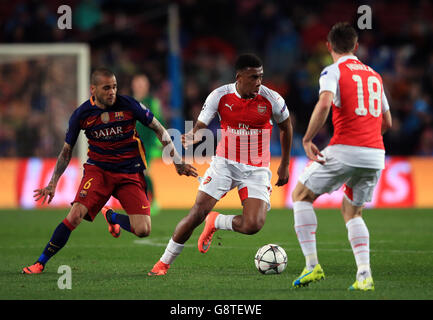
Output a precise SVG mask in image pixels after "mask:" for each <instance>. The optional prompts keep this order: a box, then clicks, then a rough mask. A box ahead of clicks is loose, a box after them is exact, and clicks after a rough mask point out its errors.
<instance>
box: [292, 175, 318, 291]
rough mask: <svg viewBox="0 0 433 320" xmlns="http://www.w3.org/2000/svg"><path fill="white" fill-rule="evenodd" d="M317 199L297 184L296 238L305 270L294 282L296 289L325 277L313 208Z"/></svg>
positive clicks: (294, 198)
mask: <svg viewBox="0 0 433 320" xmlns="http://www.w3.org/2000/svg"><path fill="white" fill-rule="evenodd" d="M316 198H317V195H316V194H314V193H313V192H312V191H311V190H310V189H308V188H307V187H306V186H304V185H303V184H302V183H300V182H298V183H297V185H296V187H295V189H294V190H293V192H292V200H293V217H294V225H295V231H296V236H297V237H298V241H299V244H300V246H301V249H302V253H303V254H304V256H305V268H304V270H303V271H302V273H301V275H300V276H299V277H298V278H296V279H295V280H294V281H293V286H294V287H296V288H297V287H301V286H306V285H308V284H309V283H311V282H315V281H319V280H322V279H324V277H325V274H324V273H323V270H322V267H321V266H320V264H319V260H318V258H317V249H316V229H317V219H316V213H315V212H314V208H313V202H314V200H315V199H316Z"/></svg>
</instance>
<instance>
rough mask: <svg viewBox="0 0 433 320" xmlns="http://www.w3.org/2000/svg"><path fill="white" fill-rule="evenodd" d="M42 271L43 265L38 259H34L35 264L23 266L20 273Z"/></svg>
mask: <svg viewBox="0 0 433 320" xmlns="http://www.w3.org/2000/svg"><path fill="white" fill-rule="evenodd" d="M42 271H44V265H43V264H42V263H40V262H39V261H36V262H35V264H32V265H31V266H28V267H25V268H23V270H22V271H21V273H24V274H33V273H42Z"/></svg>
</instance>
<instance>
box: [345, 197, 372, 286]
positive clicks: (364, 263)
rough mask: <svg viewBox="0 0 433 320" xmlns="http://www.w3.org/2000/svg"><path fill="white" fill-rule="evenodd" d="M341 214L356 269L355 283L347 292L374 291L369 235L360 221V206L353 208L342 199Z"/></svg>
mask: <svg viewBox="0 0 433 320" xmlns="http://www.w3.org/2000/svg"><path fill="white" fill-rule="evenodd" d="M341 214H342V215H343V219H344V222H345V223H346V227H347V234H348V238H349V242H350V245H351V247H352V251H353V254H354V256H355V261H356V266H357V268H358V270H357V273H356V281H355V283H354V284H353V285H351V286H350V287H349V290H374V283H373V278H372V275H371V269H370V235H369V232H368V229H367V226H366V225H365V222H364V220H363V219H362V206H354V205H352V204H351V203H350V202H349V200H347V199H346V197H344V198H343V202H342V204H341Z"/></svg>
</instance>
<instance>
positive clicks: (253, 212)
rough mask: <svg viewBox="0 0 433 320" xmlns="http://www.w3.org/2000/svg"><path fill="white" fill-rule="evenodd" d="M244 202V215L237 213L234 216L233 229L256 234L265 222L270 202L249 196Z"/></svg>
mask: <svg viewBox="0 0 433 320" xmlns="http://www.w3.org/2000/svg"><path fill="white" fill-rule="evenodd" d="M242 204H243V211H242V215H237V216H235V217H234V218H233V222H232V229H233V231H236V232H239V233H243V234H255V233H257V232H259V231H260V230H261V229H262V227H263V225H264V224H265V220H266V213H267V206H268V204H267V203H266V202H265V201H263V200H261V199H256V198H247V199H245V200H244V201H243V203H242Z"/></svg>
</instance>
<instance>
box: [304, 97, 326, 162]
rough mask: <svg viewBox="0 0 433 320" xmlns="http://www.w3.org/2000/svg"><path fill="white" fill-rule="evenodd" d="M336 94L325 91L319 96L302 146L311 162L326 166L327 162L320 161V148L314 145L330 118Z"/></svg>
mask: <svg viewBox="0 0 433 320" xmlns="http://www.w3.org/2000/svg"><path fill="white" fill-rule="evenodd" d="M333 99H334V94H333V93H332V92H330V91H323V92H322V93H321V94H320V96H319V101H318V102H317V103H316V106H315V107H314V110H313V113H312V115H311V118H310V123H309V124H308V128H307V132H306V133H305V135H304V138H303V139H302V144H303V146H304V149H305V154H306V155H307V157H308V158H309V159H310V160H313V161H316V162H318V163H320V164H324V163H325V160H323V159H320V158H319V156H320V157H323V155H322V154H321V153H320V150H319V148H317V146H316V145H315V144H314V143H313V139H314V137H315V136H316V135H317V133H318V132H319V130H320V129H321V128H322V127H323V125H324V124H325V122H326V118H328V114H329V110H330V109H331V105H332V100H333Z"/></svg>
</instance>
